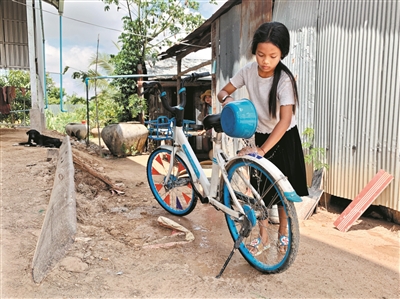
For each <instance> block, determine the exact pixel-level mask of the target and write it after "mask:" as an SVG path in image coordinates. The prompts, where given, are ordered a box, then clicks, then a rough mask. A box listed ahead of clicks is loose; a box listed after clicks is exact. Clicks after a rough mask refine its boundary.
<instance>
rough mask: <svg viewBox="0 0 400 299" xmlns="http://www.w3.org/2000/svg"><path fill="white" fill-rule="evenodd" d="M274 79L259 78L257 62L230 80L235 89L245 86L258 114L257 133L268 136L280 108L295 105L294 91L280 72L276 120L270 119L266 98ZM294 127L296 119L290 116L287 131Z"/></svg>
mask: <svg viewBox="0 0 400 299" xmlns="http://www.w3.org/2000/svg"><path fill="white" fill-rule="evenodd" d="M273 79H274V77H273V76H272V77H269V78H261V77H260V76H259V75H258V65H257V62H250V63H248V64H246V65H245V66H244V67H243V68H242V69H241V70H239V72H238V73H237V74H236V75H235V76H233V77H232V78H231V80H230V82H231V83H232V85H233V86H235V87H236V88H237V89H239V88H241V87H242V86H244V85H245V86H246V88H247V92H248V93H249V97H250V101H252V102H253V104H254V106H255V108H256V110H257V114H258V124H257V132H259V133H264V134H265V133H268V134H270V133H271V132H272V130H273V129H274V128H275V126H276V124H277V123H278V122H279V119H280V114H279V111H280V110H279V108H280V106H285V105H296V101H295V98H294V90H293V86H292V82H291V81H290V78H289V76H288V75H287V74H286V73H285V72H284V71H282V73H281V79H280V80H279V83H278V89H277V101H278V103H277V105H276V118H275V119H274V118H272V117H271V116H270V115H269V108H268V98H269V92H270V90H271V87H272V81H273ZM294 126H296V117H295V115H294V114H293V115H292V121H291V123H290V126H289V128H288V130H290V129H291V128H293V127H294Z"/></svg>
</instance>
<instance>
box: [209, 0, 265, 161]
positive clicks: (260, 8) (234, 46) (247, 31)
mask: <svg viewBox="0 0 400 299" xmlns="http://www.w3.org/2000/svg"><path fill="white" fill-rule="evenodd" d="M271 15H272V1H271V0H268V1H251V0H243V1H242V3H241V4H238V5H236V6H234V7H232V8H231V9H230V10H229V11H228V12H227V13H226V14H223V15H222V16H221V17H220V18H219V19H217V21H216V22H215V23H216V25H214V27H215V28H216V29H215V31H216V32H215V33H214V30H213V34H214V36H212V42H213V44H214V45H215V44H217V45H219V49H216V53H217V54H216V55H217V57H213V59H216V60H217V70H216V76H217V78H218V80H216V81H217V84H216V92H218V91H220V90H221V88H222V87H224V86H225V84H226V83H228V82H229V79H230V78H231V77H232V76H233V75H234V74H236V72H237V71H239V69H240V68H241V67H243V66H244V65H245V64H246V63H248V62H249V61H250V60H252V59H253V56H252V54H251V40H252V38H253V34H254V31H255V30H256V29H257V28H258V26H260V24H262V23H264V22H267V21H270V20H271ZM216 48H217V47H216ZM233 97H234V98H235V99H241V98H248V93H247V90H246V89H245V88H241V89H239V90H237V91H236V92H235V93H234V94H233ZM214 107H216V108H217V109H216V111H215V112H219V109H220V108H221V105H219V104H218V105H214ZM238 142H240V141H239V140H238V139H232V138H230V137H228V136H225V138H224V148H225V150H226V151H227V153H228V154H229V155H230V156H234V155H235V153H236V151H237V149H238V148H239V147H242V146H241V145H239V144H238Z"/></svg>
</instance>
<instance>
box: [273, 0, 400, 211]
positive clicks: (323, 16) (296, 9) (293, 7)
mask: <svg viewBox="0 0 400 299" xmlns="http://www.w3.org/2000/svg"><path fill="white" fill-rule="evenodd" d="M399 16H400V3H399V1H279V0H278V1H276V2H275V9H274V20H278V21H281V22H283V23H285V24H288V27H289V29H290V31H291V36H292V40H294V41H295V44H294V46H295V48H294V50H293V56H294V57H293V58H294V59H295V61H296V59H299V57H300V59H303V57H306V55H305V54H307V53H310V54H311V55H315V56H314V57H315V59H314V60H315V67H313V66H312V60H313V59H310V61H305V62H304V63H299V64H296V63H294V64H292V65H290V64H288V63H287V65H288V66H289V67H290V68H291V69H293V70H294V72H295V73H296V74H298V76H299V81H298V82H299V89H300V90H301V100H302V101H303V103H304V102H305V103H307V107H306V109H305V113H310V115H312V117H311V118H312V119H311V120H309V119H307V115H303V116H301V117H300V119H299V122H300V124H299V127H302V126H303V127H305V126H310V125H313V127H314V129H315V133H316V136H315V137H316V139H315V146H316V147H323V148H326V149H327V153H328V154H327V161H326V162H327V163H328V164H329V170H328V172H327V175H326V180H325V186H324V188H325V190H326V191H327V192H328V193H330V194H333V195H336V196H340V197H344V198H348V199H354V197H355V196H356V195H357V194H358V193H359V192H360V191H361V190H362V189H363V188H364V186H365V185H366V184H367V183H368V182H369V181H370V180H371V179H372V177H373V176H374V175H375V174H376V173H377V172H378V171H379V170H380V169H384V170H385V171H387V172H389V173H390V174H392V175H394V181H393V182H392V183H391V184H390V185H389V186H388V188H386V189H385V190H384V192H383V193H382V194H381V195H380V196H379V197H378V198H377V200H376V201H375V202H374V203H373V204H374V205H383V206H386V207H389V208H392V209H394V210H397V211H399V210H400V190H399V188H400V187H399V186H400V137H399V135H400V122H399V118H400V104H399V102H400V84H399V82H400V74H399V72H398V70H399V69H400V60H399V56H400V37H399V36H400V18H399ZM304 32H310V33H313V32H316V33H317V34H312V35H313V36H314V37H315V39H310V35H307V34H304ZM314 47H315V48H314ZM298 48H300V49H298ZM314 77H315V86H312V85H310V84H312V83H307V82H304V80H302V78H304V79H305V80H310V81H314V80H313V78H314ZM305 90H306V91H305ZM313 90H315V96H313V94H312V92H313ZM302 108H303V107H302ZM302 108H301V109H302ZM302 110H303V109H302ZM303 112H304V111H302V112H301V113H303Z"/></svg>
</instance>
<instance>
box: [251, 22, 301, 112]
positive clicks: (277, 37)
mask: <svg viewBox="0 0 400 299" xmlns="http://www.w3.org/2000/svg"><path fill="white" fill-rule="evenodd" d="M259 43H272V44H274V45H275V46H276V47H278V48H279V50H281V53H282V57H281V59H283V58H285V57H286V56H287V55H288V54H289V47H290V35H289V30H288V29H287V28H286V26H285V25H283V24H282V23H279V22H268V23H264V24H262V25H261V26H260V27H258V29H257V30H256V32H255V33H254V36H253V41H252V44H251V53H252V54H253V55H255V54H256V50H257V46H258V44H259ZM282 71H284V72H285V73H286V74H287V75H288V76H289V78H290V81H292V86H293V91H294V99H295V101H296V103H298V102H299V97H298V92H297V84H296V80H295V79H294V76H293V74H292V72H291V71H290V70H289V69H288V68H287V66H286V65H284V64H283V63H282V61H279V63H278V65H277V66H276V68H275V71H274V79H273V81H272V87H271V91H270V93H269V100H268V108H269V113H270V115H271V116H272V117H273V118H276V100H277V98H276V93H277V89H278V83H279V80H280V78H281V73H282ZM293 112H294V113H295V112H296V105H294V106H293Z"/></svg>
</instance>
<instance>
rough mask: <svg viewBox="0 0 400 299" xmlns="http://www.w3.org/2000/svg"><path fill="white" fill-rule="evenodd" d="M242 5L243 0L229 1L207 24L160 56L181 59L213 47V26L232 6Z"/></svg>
mask: <svg viewBox="0 0 400 299" xmlns="http://www.w3.org/2000/svg"><path fill="white" fill-rule="evenodd" d="M240 3H242V0H228V1H227V2H226V3H225V4H224V5H223V6H221V8H220V9H218V10H217V11H216V12H215V13H214V14H213V15H212V16H211V17H210V18H209V19H208V20H207V21H206V22H204V23H203V24H202V25H201V26H200V27H198V28H197V29H196V30H195V31H193V32H192V33H190V34H189V35H188V36H186V37H185V38H184V39H183V40H182V41H180V43H178V44H176V45H174V46H172V47H171V48H168V49H167V50H166V51H165V52H163V53H161V54H160V55H159V57H160V59H167V58H171V57H175V56H176V57H177V59H180V58H182V57H185V56H187V55H188V54H190V53H192V52H197V51H199V50H202V49H205V48H209V47H211V24H212V23H213V22H214V21H215V20H216V19H218V18H219V17H220V16H221V15H223V14H224V13H226V12H227V11H229V10H230V9H231V7H232V6H235V5H237V4H240Z"/></svg>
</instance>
